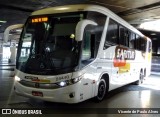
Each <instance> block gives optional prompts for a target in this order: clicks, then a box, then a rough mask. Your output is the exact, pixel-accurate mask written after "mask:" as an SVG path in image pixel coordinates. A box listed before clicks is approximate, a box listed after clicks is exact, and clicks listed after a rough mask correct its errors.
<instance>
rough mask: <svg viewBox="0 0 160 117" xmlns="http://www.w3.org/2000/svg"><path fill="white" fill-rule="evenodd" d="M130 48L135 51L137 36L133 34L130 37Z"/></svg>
mask: <svg viewBox="0 0 160 117" xmlns="http://www.w3.org/2000/svg"><path fill="white" fill-rule="evenodd" d="M129 48H132V49H135V34H134V33H132V32H131V33H130V36H129Z"/></svg>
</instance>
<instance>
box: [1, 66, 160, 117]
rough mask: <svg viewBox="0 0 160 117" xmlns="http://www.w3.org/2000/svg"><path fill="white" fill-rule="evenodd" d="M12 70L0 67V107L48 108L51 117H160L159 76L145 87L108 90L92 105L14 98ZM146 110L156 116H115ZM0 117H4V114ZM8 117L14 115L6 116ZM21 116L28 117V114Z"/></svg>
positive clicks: (87, 102) (151, 77)
mask: <svg viewBox="0 0 160 117" xmlns="http://www.w3.org/2000/svg"><path fill="white" fill-rule="evenodd" d="M13 68H14V66H13V65H9V66H8V65H6V66H4V65H3V66H2V65H1V66H0V69H1V70H0V92H1V94H0V107H1V108H18V109H21V108H23V109H24V108H27V109H28V108H29V109H30V108H38V109H42V110H45V109H46V108H47V109H48V111H47V112H48V113H49V114H47V117H50V116H53V114H54V117H66V116H70V117H72V116H73V117H75V116H81V117H86V116H87V117H88V116H90V117H99V116H102V117H103V116H104V117H160V101H159V99H160V75H151V76H150V77H149V78H148V79H146V80H145V81H144V84H142V85H140V86H136V85H127V86H124V87H121V88H119V89H116V90H114V91H111V92H110V93H109V96H108V97H106V98H105V99H104V100H103V101H102V102H100V103H95V102H93V100H92V99H90V100H87V101H85V102H82V103H79V104H61V103H53V102H45V101H41V100H35V99H28V98H24V97H21V96H17V95H15V93H14V91H13V81H14V80H13V75H14V71H13ZM62 108H68V109H69V110H67V112H66V111H63V109H62ZM112 108H116V109H112ZM146 108H149V109H152V110H153V109H155V108H157V109H155V110H153V111H154V112H157V111H158V112H159V114H118V111H120V110H126V109H128V110H129V111H133V110H136V111H139V110H141V109H142V111H143V112H145V111H144V110H145V109H146ZM83 109H84V110H83ZM107 109H109V110H107ZM57 110H58V111H57ZM146 110H147V109H146ZM50 111H51V112H50ZM86 111H87V112H86ZM107 111H108V112H107ZM112 111H113V112H112ZM142 111H141V112H142ZM42 112H43V111H42ZM115 112H117V114H115ZM107 113H110V114H107ZM0 116H2V117H5V116H6V115H0ZM8 116H13V115H7V117H8ZM16 116H17V117H20V116H22V115H14V117H16ZM23 116H26V117H28V116H27V115H23ZM41 116H42V117H43V116H46V115H45V114H43V115H38V117H41Z"/></svg>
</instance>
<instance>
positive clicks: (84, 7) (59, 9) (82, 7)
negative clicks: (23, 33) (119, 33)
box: [31, 4, 144, 37]
mask: <svg viewBox="0 0 160 117" xmlns="http://www.w3.org/2000/svg"><path fill="white" fill-rule="evenodd" d="M78 11H97V12H100V13H102V14H105V15H107V16H108V17H110V18H112V19H113V20H115V21H117V22H118V23H120V24H122V25H123V26H125V27H126V28H128V29H130V30H131V31H133V32H135V33H136V34H138V35H139V36H142V37H144V35H143V34H142V33H141V32H140V31H138V30H137V29H136V28H134V27H133V26H131V25H130V24H129V23H127V22H126V21H125V20H123V19H122V18H120V17H119V16H117V15H116V14H115V13H113V12H112V11H110V10H109V9H107V8H106V7H103V6H100V5H91V4H76V5H63V6H56V7H49V8H44V9H41V10H37V11H35V12H33V13H32V14H31V15H32V16H33V15H45V14H56V13H66V12H78Z"/></svg>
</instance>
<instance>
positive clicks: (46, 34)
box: [16, 13, 84, 75]
mask: <svg viewBox="0 0 160 117" xmlns="http://www.w3.org/2000/svg"><path fill="white" fill-rule="evenodd" d="M46 18H47V19H46V20H43V17H39V18H37V17H36V18H35V17H30V18H29V19H28V21H27V23H26V25H25V27H24V30H23V33H22V36H21V39H20V42H19V47H18V53H17V64H16V65H17V66H16V68H17V69H18V70H20V71H22V72H25V73H30V74H37V75H43V74H44V75H53V74H60V73H67V72H72V71H73V70H74V68H75V67H76V66H77V65H78V59H79V51H80V50H79V49H78V48H80V43H81V42H77V41H76V40H75V28H76V25H77V23H78V22H79V21H80V20H82V19H83V18H84V14H83V13H76V14H71V15H68V14H67V15H58V16H48V17H46Z"/></svg>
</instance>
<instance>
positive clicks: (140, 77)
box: [135, 71, 144, 85]
mask: <svg viewBox="0 0 160 117" xmlns="http://www.w3.org/2000/svg"><path fill="white" fill-rule="evenodd" d="M143 80H144V75H143V72H142V71H140V74H139V80H138V81H136V82H135V84H136V85H140V84H142V83H143Z"/></svg>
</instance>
